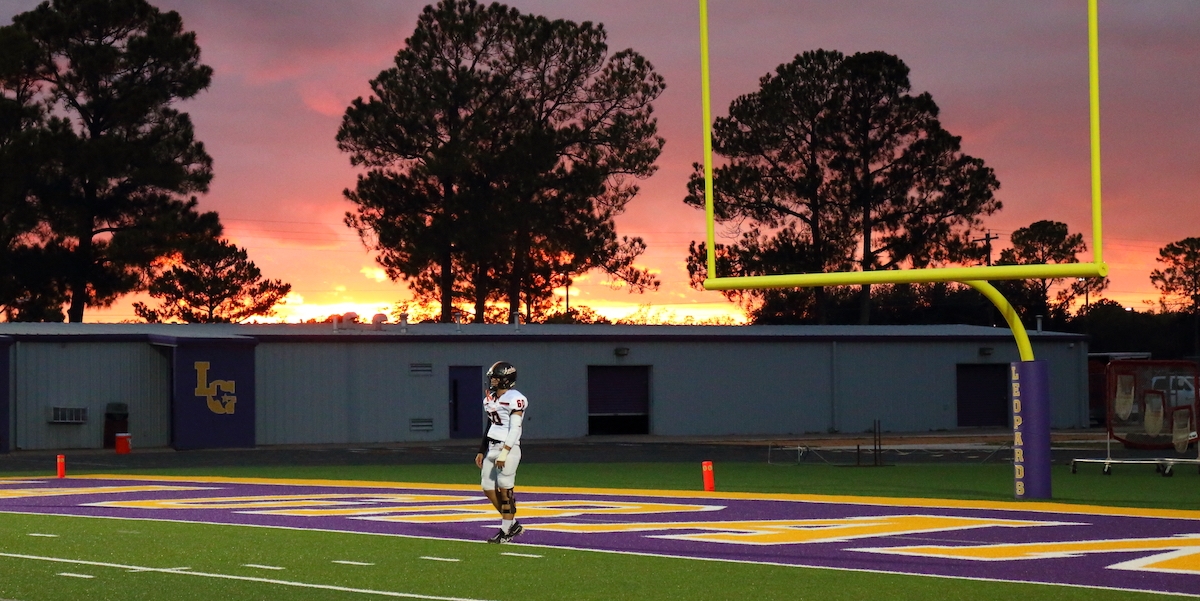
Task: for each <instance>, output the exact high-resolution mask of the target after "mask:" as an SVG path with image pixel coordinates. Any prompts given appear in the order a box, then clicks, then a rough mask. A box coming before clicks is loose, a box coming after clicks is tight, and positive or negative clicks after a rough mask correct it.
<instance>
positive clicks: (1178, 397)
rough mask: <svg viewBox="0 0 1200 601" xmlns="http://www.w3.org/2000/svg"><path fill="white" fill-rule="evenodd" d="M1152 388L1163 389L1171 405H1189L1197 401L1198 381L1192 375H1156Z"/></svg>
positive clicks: (1168, 403)
mask: <svg viewBox="0 0 1200 601" xmlns="http://www.w3.org/2000/svg"><path fill="white" fill-rule="evenodd" d="M1150 388H1151V389H1152V390H1161V391H1162V392H1163V393H1164V396H1165V397H1166V399H1165V400H1166V401H1167V405H1168V406H1170V407H1187V406H1191V405H1192V404H1193V403H1195V402H1196V382H1195V380H1194V379H1192V377H1191V376H1154V377H1153V378H1150Z"/></svg>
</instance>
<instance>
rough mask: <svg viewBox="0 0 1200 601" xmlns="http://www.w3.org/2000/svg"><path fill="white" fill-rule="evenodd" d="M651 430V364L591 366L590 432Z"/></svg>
mask: <svg viewBox="0 0 1200 601" xmlns="http://www.w3.org/2000/svg"><path fill="white" fill-rule="evenodd" d="M649 433H650V366H649V365H633V366H624V365H622V366H613V365H589V366H588V434H649Z"/></svg>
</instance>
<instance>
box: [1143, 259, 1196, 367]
mask: <svg viewBox="0 0 1200 601" xmlns="http://www.w3.org/2000/svg"><path fill="white" fill-rule="evenodd" d="M1158 262H1159V263H1162V264H1163V267H1162V269H1155V270H1154V271H1152V272H1151V273H1150V282H1151V283H1153V284H1154V287H1155V288H1158V291H1159V292H1160V293H1162V304H1163V306H1164V307H1167V306H1182V307H1185V308H1186V310H1187V311H1188V312H1190V313H1191V314H1192V354H1193V355H1197V356H1200V238H1184V239H1183V240H1179V241H1176V242H1172V243H1170V244H1168V245H1166V246H1164V247H1162V248H1160V249H1159V250H1158Z"/></svg>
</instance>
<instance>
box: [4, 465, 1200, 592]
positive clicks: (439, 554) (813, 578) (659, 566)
mask: <svg viewBox="0 0 1200 601" xmlns="http://www.w3.org/2000/svg"><path fill="white" fill-rule="evenodd" d="M715 471H716V479H717V487H718V490H722V491H747V492H755V491H757V492H786V493H816V494H850V495H864V496H900V497H930V498H954V499H991V500H1011V499H1012V493H1011V486H1012V476H1011V466H1008V465H1003V464H995V465H963V464H912V465H898V466H892V467H881V468H840V467H833V466H827V465H813V464H806V465H796V466H793V465H782V466H780V465H766V464H739V463H727V464H717V465H716V468H715ZM135 473H138V474H150V473H154V474H176V475H201V474H203V475H223V476H240V477H250V476H253V477H277V478H321V479H353V480H378V481H393V482H429V483H457V484H470V483H473V482H475V481H476V480H477V470H476V469H475V468H474V466H473V465H470V464H464V465H451V466H445V465H411V466H345V467H286V468H257V467H255V468H252V467H245V468H211V469H203V470H154V471H150V470H146V471H139V472H135ZM14 475H18V476H21V477H24V478H29V477H31V476H32V475H31V474H29V473H21V474H14ZM49 475H50V474H49V473H47V474H44V476H49ZM520 483H521V484H522V485H528V486H562V487H589V488H640V489H660V490H661V489H681V490H698V489H699V488H700V468H699V465H691V464H656V463H637V464H536V463H530V464H527V465H524V466H522V468H521V481H520ZM1054 487H1055V497H1056V498H1055V500H1057V501H1062V502H1071V503H1086V504H1098V505H1121V506H1134V507H1168V508H1179V509H1200V494H1197V489H1198V487H1200V476H1197V475H1196V474H1194V473H1191V472H1190V470H1189V471H1186V472H1182V473H1180V474H1178V475H1176V476H1175V477H1173V478H1163V477H1161V476H1158V475H1157V474H1155V473H1154V470H1153V469H1152V468H1145V469H1134V468H1126V469H1123V470H1120V471H1118V472H1116V473H1115V474H1114V475H1112V476H1103V475H1101V474H1100V472H1099V470H1098V469H1097V470H1081V471H1080V473H1078V474H1071V473H1069V470H1068V469H1067V468H1066V467H1061V468H1059V467H1056V468H1055V472H1054ZM31 533H32V534H52V535H55V536H53V537H51V536H30V534H31ZM506 552H507V553H512V552H517V553H520V554H525V555H540V557H522V556H514V555H504V554H503V553H506ZM0 553H4V554H8V555H6V556H0V599H2V600H6V601H7V600H16V601H35V600H58V599H64V600H65V599H72V600H74V599H101V600H104V599H112V600H121V601H124V600H137V599H169V600H172V601H176V600H178V601H183V600H189V599H231V600H232V599H371V598H381V597H386V598H459V599H521V600H522V601H548V600H554V599H597V600H599V599H603V600H613V599H645V600H659V599H687V600H698V599H714V600H717V599H755V600H757V599H780V600H784V599H786V600H789V601H795V600H806V599H812V600H821V601H828V600H838V599H847V600H849V599H870V600H874V599H880V600H884V599H886V600H892V599H897V600H900V599H913V600H917V599H921V600H926V599H928V600H934V599H937V600H941V599H981V600H982V599H997V600H999V599H1005V600H1011V599H1014V598H1016V599H1021V600H1022V601H1041V600H1046V601H1051V600H1055V601H1057V600H1074V599H1079V600H1084V599H1087V600H1096V601H1105V600H1110V599H1111V600H1118V599H1119V600H1134V601H1136V600H1141V599H1167V598H1177V597H1168V596H1166V595H1151V594H1141V593H1131V592H1124V591H1109V590H1094V589H1083V588H1071V587H1057V586H1047V585H1032V584H1012V583H1001V582H982V581H971V580H959V579H946V578H930V577H919V576H898V575H888V574H872V573H864V572H850V571H836V570H817V569H808V568H795V567H780V566H771V565H753V564H741V563H728V562H720V561H697V560H687V559H672V558H664V557H647V556H633V555H622V554H613V553H600V552H591V551H583V550H564V549H553V548H542V547H535V546H529V545H501V546H497V545H486V544H482V543H469V542H456V541H439V540H426V539H415V538H403V537H392V536H376V535H362V534H343V533H330V532H318V531H303V530H283V529H274V528H256V527H236V526H216V525H204V524H187V523H175V522H165V521H145V520H116V519H92V518H78V517H49V516H29V515H19V514H0ZM11 555H26V556H31V557H54V558H69V559H74V560H80V561H85V562H89V563H81V564H67V563H52V562H47V561H41V560H32V559H22V558H14V557H11ZM423 558H437V559H423ZM440 559H457V560H458V561H441V560H440ZM335 562H353V563H335ZM358 564H371V565H358ZM248 565H249V566H259V567H248ZM263 566H265V567H263ZM140 567H152V568H156V569H159V570H160V571H139V570H138V569H137V568H140ZM167 567H186V568H188V571H189V572H192V573H195V574H199V575H179V574H167V573H163V572H162V571H161V570H162V569H163V568H167ZM270 568H284V569H270ZM61 574H77V576H71V575H66V576H64V575H61ZM205 574H207V575H209V576H203V577H202V576H201V575H205ZM79 576H92V577H91V578H81V577H79ZM314 587H319V588H314Z"/></svg>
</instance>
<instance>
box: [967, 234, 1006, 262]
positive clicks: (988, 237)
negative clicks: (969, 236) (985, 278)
mask: <svg viewBox="0 0 1200 601" xmlns="http://www.w3.org/2000/svg"><path fill="white" fill-rule="evenodd" d="M999 238H1000V236H993V235H992V230H987V233H986V234H984V236H983V237H982V238H975V239H974V240H971V242H982V243H983V246H984V248H986V249H987V264H988V266H989V267H990V266H991V265H992V240H998V239H999Z"/></svg>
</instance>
